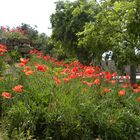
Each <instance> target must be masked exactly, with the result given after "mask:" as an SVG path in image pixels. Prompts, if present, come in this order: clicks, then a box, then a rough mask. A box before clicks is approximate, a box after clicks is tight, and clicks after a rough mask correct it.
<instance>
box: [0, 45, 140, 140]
mask: <svg viewBox="0 0 140 140" xmlns="http://www.w3.org/2000/svg"><path fill="white" fill-rule="evenodd" d="M0 55H1V56H0V61H1V68H3V69H1V71H2V72H4V71H6V70H7V68H6V67H5V65H6V64H5V63H6V61H5V57H6V55H7V49H6V46H4V45H2V44H1V45H0ZM2 64H3V65H2ZM15 67H16V68H15V73H16V75H13V74H5V75H3V74H1V77H0V94H1V96H0V112H1V115H0V124H1V125H0V127H1V129H2V132H3V133H4V134H5V135H6V136H7V137H8V138H9V139H10V140H24V139H25V140H30V139H37V140H49V139H55V140H60V139H61V140H91V139H97V138H98V139H107V140H109V139H112V140H121V139H122V140H125V139H126V140H127V139H132V140H133V139H137V140H138V139H139V138H140V117H139V116H140V86H139V85H138V84H134V85H133V86H131V85H130V83H129V76H126V77H125V79H123V77H122V80H123V82H121V83H120V82H119V81H118V80H117V79H115V78H113V77H115V76H117V73H116V72H115V73H111V72H109V71H103V70H102V69H101V68H100V67H98V66H86V65H83V64H81V63H80V62H79V61H77V60H75V61H70V62H66V61H63V60H62V61H58V60H57V58H53V57H51V56H50V55H44V54H43V53H42V52H40V51H38V50H35V49H33V50H31V51H30V58H20V59H19V61H18V63H17V64H16V66H15Z"/></svg>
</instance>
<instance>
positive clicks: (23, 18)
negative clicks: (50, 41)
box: [0, 0, 74, 35]
mask: <svg viewBox="0 0 140 140" xmlns="http://www.w3.org/2000/svg"><path fill="white" fill-rule="evenodd" d="M56 1H58V0H0V5H1V7H0V26H6V25H8V26H10V27H16V26H18V25H21V23H26V24H30V25H31V26H32V27H34V25H37V27H38V28H37V30H38V31H39V32H40V33H42V32H44V33H46V34H47V35H51V29H48V28H50V27H51V24H50V20H49V19H50V15H51V14H52V13H53V12H54V11H55V4H54V2H56ZM70 1H74V0H70Z"/></svg>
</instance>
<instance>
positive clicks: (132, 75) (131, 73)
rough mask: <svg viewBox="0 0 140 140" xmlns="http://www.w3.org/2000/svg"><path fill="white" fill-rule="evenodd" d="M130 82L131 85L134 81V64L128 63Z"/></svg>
mask: <svg viewBox="0 0 140 140" xmlns="http://www.w3.org/2000/svg"><path fill="white" fill-rule="evenodd" d="M130 83H131V85H133V84H135V83H136V66H135V65H134V64H132V65H130Z"/></svg>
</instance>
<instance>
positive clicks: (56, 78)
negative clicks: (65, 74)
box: [54, 76, 61, 85]
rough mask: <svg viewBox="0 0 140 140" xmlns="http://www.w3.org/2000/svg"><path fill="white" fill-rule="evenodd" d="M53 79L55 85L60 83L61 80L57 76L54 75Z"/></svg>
mask: <svg viewBox="0 0 140 140" xmlns="http://www.w3.org/2000/svg"><path fill="white" fill-rule="evenodd" d="M54 81H55V83H56V84H57V85H59V84H61V80H60V79H59V78H58V77H57V76H55V77H54Z"/></svg>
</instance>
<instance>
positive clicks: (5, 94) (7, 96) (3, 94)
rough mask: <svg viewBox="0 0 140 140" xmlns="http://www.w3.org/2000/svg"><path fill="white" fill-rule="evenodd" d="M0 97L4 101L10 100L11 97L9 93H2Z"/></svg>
mask: <svg viewBox="0 0 140 140" xmlns="http://www.w3.org/2000/svg"><path fill="white" fill-rule="evenodd" d="M2 96H3V97H4V98H6V99H10V98H11V97H12V95H11V94H10V93H9V92H2Z"/></svg>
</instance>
